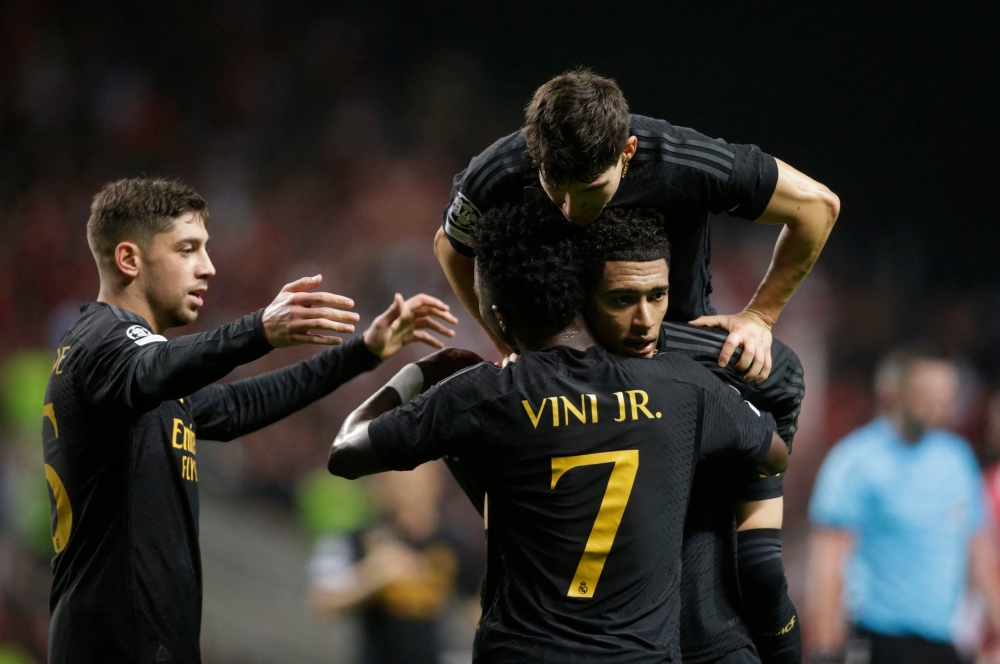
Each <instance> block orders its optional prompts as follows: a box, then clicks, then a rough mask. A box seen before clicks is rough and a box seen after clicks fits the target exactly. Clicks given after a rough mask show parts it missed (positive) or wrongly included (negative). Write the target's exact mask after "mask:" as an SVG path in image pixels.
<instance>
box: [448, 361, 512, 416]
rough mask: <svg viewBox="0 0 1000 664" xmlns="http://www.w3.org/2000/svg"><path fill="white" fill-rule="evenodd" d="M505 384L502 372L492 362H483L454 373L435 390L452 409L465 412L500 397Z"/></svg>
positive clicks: (506, 381) (507, 381)
mask: <svg viewBox="0 0 1000 664" xmlns="http://www.w3.org/2000/svg"><path fill="white" fill-rule="evenodd" d="M507 383H509V380H504V379H503V371H502V370H501V369H500V368H499V367H497V366H496V365H495V364H493V363H492V362H487V361H485V360H484V361H483V362H480V363H479V364H474V365H472V366H471V367H466V368H464V369H462V370H461V371H456V372H455V373H453V374H452V375H450V376H448V377H447V378H445V379H444V380H442V381H440V382H439V383H438V384H437V386H436V389H437V391H438V393H439V394H440V395H441V396H444V397H446V398H447V399H448V401H449V403H451V404H452V408H453V409H456V410H457V411H465V410H469V409H471V408H474V407H475V406H477V405H478V404H480V403H483V402H485V401H490V400H492V399H495V398H496V397H498V396H501V395H502V394H503V393H504V391H505V388H504V385H505V384H507Z"/></svg>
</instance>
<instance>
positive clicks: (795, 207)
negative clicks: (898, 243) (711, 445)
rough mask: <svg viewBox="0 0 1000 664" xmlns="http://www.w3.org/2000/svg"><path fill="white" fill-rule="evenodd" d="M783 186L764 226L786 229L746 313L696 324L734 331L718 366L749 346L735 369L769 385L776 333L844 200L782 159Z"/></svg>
mask: <svg viewBox="0 0 1000 664" xmlns="http://www.w3.org/2000/svg"><path fill="white" fill-rule="evenodd" d="M775 161H776V162H777V164H778V183H777V186H776V187H775V190H774V194H773V195H772V196H771V201H770V202H769V203H768V205H767V208H766V209H765V210H764V213H763V214H762V215H761V216H760V217H759V218H758V219H757V222H758V223H761V224H771V225H776V224H783V225H784V226H785V227H784V228H783V229H782V230H781V234H780V235H779V236H778V242H777V244H775V246H774V255H773V257H772V258H771V266H770V267H769V268H768V270H767V274H766V275H765V276H764V280H763V281H762V282H761V283H760V286H758V287H757V292H756V293H755V294H754V296H753V298H752V299H751V300H750V303H749V304H747V306H746V307H745V308H744V309H743V311H742V312H740V313H738V314H734V315H731V316H702V317H701V318H698V319H697V320H695V321H692V323H693V324H694V325H706V326H712V327H721V328H723V329H725V330H727V331H728V332H729V337H728V338H727V339H726V343H725V346H724V347H723V349H722V354H721V355H720V356H719V366H726V364H728V363H729V358H730V357H731V356H732V354H733V351H735V350H736V347H737V346H740V345H742V346H743V347H744V352H743V357H742V358H740V361H739V363H738V364H737V365H736V368H737V369H739V370H740V371H745V372H746V374H745V379H746V380H748V381H750V380H764V379H766V378H767V376H768V374H769V373H770V371H771V328H772V327H773V326H774V323H775V322H776V321H777V320H778V316H779V315H781V311H782V309H784V307H785V305H786V304H788V301H789V300H790V299H791V297H792V295H793V294H794V293H795V291H796V289H798V287H799V285H800V284H801V283H802V281H803V280H804V279H805V278H806V275H808V274H809V271H810V270H812V267H813V265H814V264H815V263H816V259H817V258H819V254H820V252H821V251H822V250H823V245H825V244H826V240H827V238H828V237H829V236H830V231H832V230H833V225H834V223H835V222H836V221H837V217H838V216H839V215H840V199H839V198H837V195H836V194H834V193H833V192H832V191H830V189H829V188H828V187H826V186H825V185H823V184H820V183H819V182H817V181H815V180H813V179H812V178H810V177H809V176H808V175H805V174H804V173H802V172H800V171H797V170H796V169H794V168H792V167H791V166H789V165H788V164H786V163H784V162H783V161H781V160H780V159H776V160H775Z"/></svg>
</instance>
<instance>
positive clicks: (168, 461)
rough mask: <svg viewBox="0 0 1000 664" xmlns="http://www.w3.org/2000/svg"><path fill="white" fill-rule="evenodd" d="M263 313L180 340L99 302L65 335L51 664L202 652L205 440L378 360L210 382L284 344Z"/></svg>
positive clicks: (48, 416) (259, 422)
mask: <svg viewBox="0 0 1000 664" xmlns="http://www.w3.org/2000/svg"><path fill="white" fill-rule="evenodd" d="M260 318H261V313H260V312H257V313H255V314H251V315H249V316H245V317H243V318H241V319H239V320H237V321H235V322H234V323H231V324H229V325H226V326H223V327H221V328H218V329H216V330H212V331H210V332H205V333H201V334H193V335H188V336H182V337H178V338H176V339H173V340H171V341H167V340H166V339H165V338H164V337H162V336H160V335H155V334H153V333H152V332H151V331H150V328H149V325H148V323H147V322H146V321H145V320H143V319H142V318H141V317H139V316H137V315H136V314H134V313H132V312H130V311H128V310H126V309H122V308H120V307H115V306H111V305H107V304H102V303H91V304H88V305H86V306H85V307H84V309H83V315H82V316H81V318H80V319H79V320H78V321H77V322H76V323H74V325H73V326H72V327H71V328H70V329H69V331H67V332H66V334H65V335H64V336H63V338H62V340H61V341H60V344H59V349H58V352H57V356H56V363H55V365H54V366H53V369H52V375H51V376H50V378H49V384H48V388H47V390H46V395H45V405H44V413H45V417H44V421H43V427H42V431H43V441H44V456H45V475H46V479H47V480H48V483H49V488H50V493H49V498H50V503H51V513H52V531H53V544H54V547H55V550H56V555H55V558H54V559H53V561H52V569H53V584H52V594H51V601H50V609H51V612H52V619H51V624H50V630H49V643H50V647H49V650H50V652H49V661H50V662H52V663H56V664H63V663H70V662H72V664H88V663H90V662H94V663H97V662H100V663H101V664H107V663H111V664H115V663H118V662H122V663H125V662H128V663H130V664H131V663H134V662H143V663H145V662H185V663H187V662H198V661H200V654H199V635H200V625H201V588H202V579H201V560H200V553H199V548H198V465H197V444H198V437H199V436H201V437H205V438H216V439H222V440H228V439H230V438H234V437H237V436H239V435H242V434H244V433H248V432H250V431H253V430H255V429H257V428H260V427H262V426H265V425H266V424H269V423H271V422H273V421H275V420H276V419H279V418H280V417H283V416H284V415H285V414H287V413H288V412H291V410H295V409H297V408H300V407H302V406H303V405H305V404H306V403H309V402H310V401H312V400H314V399H316V398H319V396H322V394H325V393H327V392H329V391H330V390H332V389H333V388H334V387H335V386H336V385H337V384H339V383H340V382H343V380H345V379H346V378H347V377H350V376H351V375H355V374H356V373H359V372H360V371H361V370H364V369H365V368H370V367H371V366H374V364H376V363H377V359H375V358H374V356H373V355H372V354H371V353H369V352H368V351H367V349H366V348H365V347H364V345H363V344H361V345H360V346H359V345H358V344H356V343H355V344H354V345H351V344H348V346H350V348H348V347H343V348H338V349H333V351H332V352H330V351H328V353H323V354H320V355H318V356H316V358H313V359H311V360H307V361H305V362H301V363H297V364H296V365H291V366H290V367H286V368H285V369H282V370H279V371H276V372H271V373H269V374H264V375H263V376H260V377H257V378H252V379H248V380H245V381H238V382H235V383H230V384H227V385H219V386H215V385H212V386H208V387H206V385H208V384H209V383H212V382H214V381H215V380H217V379H219V378H221V377H223V376H224V375H226V374H227V373H229V371H231V370H232V369H233V368H235V367H236V366H238V365H240V364H243V363H246V362H249V361H252V360H254V359H256V358H258V357H261V356H263V355H264V354H266V353H267V352H269V351H270V350H271V346H270V344H269V343H268V342H267V340H266V338H265V337H264V334H263V329H262V326H261V321H260ZM366 354H367V357H366V356H365V355H366ZM324 390H325V391H324Z"/></svg>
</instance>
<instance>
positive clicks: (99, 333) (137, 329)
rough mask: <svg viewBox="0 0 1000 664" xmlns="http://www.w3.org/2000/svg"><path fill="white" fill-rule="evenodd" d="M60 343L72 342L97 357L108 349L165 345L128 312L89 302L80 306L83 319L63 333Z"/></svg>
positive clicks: (112, 306) (162, 339)
mask: <svg viewBox="0 0 1000 664" xmlns="http://www.w3.org/2000/svg"><path fill="white" fill-rule="evenodd" d="M64 339H65V340H67V341H74V342H76V344H78V345H79V346H80V347H81V348H82V349H83V350H85V351H87V352H89V353H100V352H101V351H102V350H104V349H106V348H109V347H117V346H120V345H124V344H127V343H134V344H136V345H138V346H145V345H146V344H150V343H154V342H157V341H166V339H165V338H164V337H162V336H160V335H158V334H154V333H153V331H152V330H151V329H150V327H149V323H147V322H146V320H145V319H143V318H142V317H141V316H139V315H138V314H135V313H133V312H131V311H129V310H128V309H125V308H123V307H118V306H115V305H113V304H106V303H103V302H91V303H89V304H87V305H86V306H84V308H83V315H82V316H80V318H79V319H77V321H76V322H75V323H74V324H73V325H72V326H71V327H70V329H69V330H68V331H67V332H66V335H65V336H64Z"/></svg>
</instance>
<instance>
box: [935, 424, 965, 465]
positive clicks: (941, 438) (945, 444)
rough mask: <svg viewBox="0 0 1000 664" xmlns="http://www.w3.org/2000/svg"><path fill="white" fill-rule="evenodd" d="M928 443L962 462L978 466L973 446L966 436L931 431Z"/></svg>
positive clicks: (936, 430) (950, 432)
mask: <svg viewBox="0 0 1000 664" xmlns="http://www.w3.org/2000/svg"><path fill="white" fill-rule="evenodd" d="M927 437H928V442H930V443H932V444H933V445H934V446H935V447H937V448H938V449H940V450H941V451H942V452H944V453H946V454H949V455H952V456H954V457H955V458H957V459H959V460H961V461H962V462H967V463H971V464H977V461H976V454H975V452H973V451H972V445H971V444H970V443H969V441H968V440H966V438H965V437H964V436H961V435H959V434H957V433H955V432H953V431H946V430H945V429H931V430H930V431H928V432H927Z"/></svg>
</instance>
